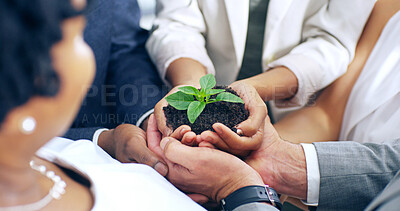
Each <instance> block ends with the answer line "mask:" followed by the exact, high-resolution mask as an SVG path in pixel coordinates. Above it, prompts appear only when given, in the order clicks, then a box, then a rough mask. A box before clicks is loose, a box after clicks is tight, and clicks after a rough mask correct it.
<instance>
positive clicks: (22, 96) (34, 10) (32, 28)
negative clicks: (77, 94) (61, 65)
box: [0, 0, 81, 124]
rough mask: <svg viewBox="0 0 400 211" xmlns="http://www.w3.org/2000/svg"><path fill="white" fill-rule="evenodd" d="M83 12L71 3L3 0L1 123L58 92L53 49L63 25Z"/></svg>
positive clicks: (0, 27) (0, 21)
mask: <svg viewBox="0 0 400 211" xmlns="http://www.w3.org/2000/svg"><path fill="white" fill-rule="evenodd" d="M80 13H81V12H78V11H76V10H75V9H74V8H73V7H72V5H71V2H70V0H1V1H0V124H1V123H2V122H3V121H4V118H5V117H6V115H7V113H8V112H9V111H10V110H12V109H14V108H16V107H18V106H20V105H23V104H25V103H26V102H27V101H28V100H29V99H30V98H31V97H33V96H54V95H56V94H57V93H58V90H59V85H60V80H59V78H58V75H57V74H56V72H55V71H54V69H53V66H52V61H51V56H50V48H51V47H52V46H53V45H54V44H55V43H56V42H58V41H60V40H61V38H62V33H61V28H60V24H61V22H62V21H63V20H64V19H66V18H68V17H72V16H76V15H78V14H80Z"/></svg>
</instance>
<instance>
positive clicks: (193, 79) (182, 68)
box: [166, 58, 207, 86]
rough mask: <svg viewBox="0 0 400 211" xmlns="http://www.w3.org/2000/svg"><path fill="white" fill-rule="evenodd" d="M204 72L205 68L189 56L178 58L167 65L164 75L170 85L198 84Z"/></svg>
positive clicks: (205, 72)
mask: <svg viewBox="0 0 400 211" xmlns="http://www.w3.org/2000/svg"><path fill="white" fill-rule="evenodd" d="M206 74H207V70H206V68H205V67H204V66H203V65H202V64H200V63H199V62H197V61H195V60H193V59H189V58H180V59H177V60H175V61H174V62H172V63H171V65H170V66H169V67H168V70H167V75H166V77H167V80H168V81H169V82H170V83H171V84H172V86H178V85H186V84H192V85H199V84H198V83H199V79H200V78H201V77H202V76H204V75H206Z"/></svg>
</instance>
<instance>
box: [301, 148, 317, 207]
mask: <svg viewBox="0 0 400 211" xmlns="http://www.w3.org/2000/svg"><path fill="white" fill-rule="evenodd" d="M301 146H302V147H303V150H304V154H305V156H306V165H307V201H302V202H303V204H305V205H307V206H318V200H319V185H320V173H319V164H318V156H317V150H315V147H314V145H313V144H301Z"/></svg>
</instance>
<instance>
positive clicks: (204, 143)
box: [199, 141, 216, 149]
mask: <svg viewBox="0 0 400 211" xmlns="http://www.w3.org/2000/svg"><path fill="white" fill-rule="evenodd" d="M199 147H207V148H210V149H216V148H215V146H214V145H212V144H211V143H210V142H207V141H203V142H200V144H199Z"/></svg>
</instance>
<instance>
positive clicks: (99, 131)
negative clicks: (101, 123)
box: [92, 128, 109, 145]
mask: <svg viewBox="0 0 400 211" xmlns="http://www.w3.org/2000/svg"><path fill="white" fill-rule="evenodd" d="M107 130H109V129H107V128H102V129H98V130H96V132H94V134H93V139H92V141H93V144H94V145H99V144H98V142H99V136H100V134H101V133H102V132H104V131H107Z"/></svg>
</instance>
